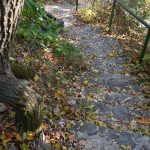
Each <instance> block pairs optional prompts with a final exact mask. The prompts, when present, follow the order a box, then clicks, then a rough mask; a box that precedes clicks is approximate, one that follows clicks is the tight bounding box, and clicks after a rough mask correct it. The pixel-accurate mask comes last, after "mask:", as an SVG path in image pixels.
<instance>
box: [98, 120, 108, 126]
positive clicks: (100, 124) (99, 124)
mask: <svg viewBox="0 0 150 150" xmlns="http://www.w3.org/2000/svg"><path fill="white" fill-rule="evenodd" d="M95 124H96V125H97V126H100V127H107V125H106V123H105V122H103V121H96V122H95Z"/></svg>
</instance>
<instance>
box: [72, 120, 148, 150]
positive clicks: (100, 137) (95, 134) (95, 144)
mask: <svg viewBox="0 0 150 150" xmlns="http://www.w3.org/2000/svg"><path fill="white" fill-rule="evenodd" d="M71 130H73V131H75V132H76V133H77V135H78V137H79V139H80V140H85V144H84V150H122V148H121V145H124V146H129V147H131V149H133V150H149V149H150V143H149V137H148V136H143V135H142V134H141V133H140V132H119V131H116V130H113V129H109V128H105V127H99V126H96V125H95V124H92V123H89V122H84V125H83V126H81V127H79V122H76V125H75V127H74V128H72V129H71Z"/></svg>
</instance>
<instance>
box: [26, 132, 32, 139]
mask: <svg viewBox="0 0 150 150" xmlns="http://www.w3.org/2000/svg"><path fill="white" fill-rule="evenodd" d="M26 139H27V140H28V141H33V140H34V134H33V133H32V132H29V131H28V132H27V135H26Z"/></svg>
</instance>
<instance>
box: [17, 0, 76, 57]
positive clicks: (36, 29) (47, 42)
mask: <svg viewBox="0 0 150 150" xmlns="http://www.w3.org/2000/svg"><path fill="white" fill-rule="evenodd" d="M57 29H58V25H57V23H56V22H55V20H53V19H51V18H49V17H48V16H47V14H46V11H45V10H44V8H43V7H42V6H41V4H39V3H37V2H36V1H35V0H26V1H25V7H24V10H23V17H22V19H21V21H20V23H19V29H18V31H17V36H18V37H21V38H24V39H26V40H27V41H29V42H30V43H33V44H36V45H38V46H40V47H44V48H45V47H50V48H51V49H52V50H53V52H54V53H55V54H56V55H57V56H62V55H65V56H66V55H70V54H71V53H72V52H74V51H76V52H77V53H78V52H79V50H78V49H77V48H75V47H74V46H73V45H72V44H70V43H69V42H66V41H65V40H62V39H60V38H59V37H58V30H57Z"/></svg>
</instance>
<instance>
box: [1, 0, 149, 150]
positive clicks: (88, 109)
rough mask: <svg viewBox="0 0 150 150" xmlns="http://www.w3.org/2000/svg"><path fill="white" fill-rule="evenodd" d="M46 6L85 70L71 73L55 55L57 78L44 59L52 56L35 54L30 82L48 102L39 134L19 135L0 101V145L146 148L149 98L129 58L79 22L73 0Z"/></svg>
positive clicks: (37, 148) (110, 40)
mask: <svg viewBox="0 0 150 150" xmlns="http://www.w3.org/2000/svg"><path fill="white" fill-rule="evenodd" d="M82 5H83V6H84V5H85V4H84V1H83V3H82V4H80V6H81V7H82ZM45 9H46V10H47V11H48V12H50V13H52V14H53V15H54V16H55V17H57V18H59V19H62V20H63V21H64V25H65V32H63V33H62V35H60V36H61V37H63V38H65V39H67V40H68V41H70V42H71V43H73V44H74V45H75V46H77V47H79V48H80V50H81V52H82V53H83V55H84V60H83V62H81V61H82V60H79V62H78V63H81V66H82V65H83V67H81V68H84V65H85V66H86V69H83V70H82V69H81V70H82V71H79V72H78V71H76V70H77V69H78V68H75V69H74V68H69V69H70V70H73V72H71V73H70V72H69V71H68V70H69V69H68V70H63V69H64V68H63V67H64V66H61V65H60V64H61V62H62V60H57V59H56V60H55V62H56V65H57V68H56V69H54V71H55V72H57V76H56V74H55V77H54V76H49V75H51V72H50V69H51V68H52V66H51V64H49V63H48V62H47V61H49V60H51V59H52V58H51V57H53V56H51V55H49V54H46V55H45V56H44V58H45V60H43V57H41V56H40V57H39V56H38V57H37V58H36V59H39V60H38V61H37V62H38V65H37V70H38V71H39V74H38V75H36V76H35V77H34V80H35V82H36V83H34V81H31V83H30V84H31V85H32V87H33V88H34V89H35V90H36V91H37V92H38V93H39V94H40V95H42V96H43V98H44V100H45V104H46V107H45V109H46V110H45V114H46V117H45V118H44V122H43V124H42V125H41V127H40V128H41V129H40V132H38V134H36V133H32V132H26V133H21V132H20V131H19V130H18V129H17V127H16V126H15V121H14V120H15V119H14V118H15V114H14V112H13V111H12V110H11V109H8V107H7V106H4V105H3V104H0V113H1V114H0V122H1V123H0V131H2V134H0V139H1V141H2V145H3V146H1V145H0V149H4V148H3V147H5V149H11V150H14V149H15V150H16V149H23V150H25V149H35V150H41V149H42V150H47V149H52V150H53V149H58V150H59V149H60V150H72V149H77V150H80V149H85V150H149V149H150V122H149V121H150V120H149V119H150V108H149V106H148V105H147V102H148V101H149V98H146V97H145V94H144V92H143V89H142V87H141V86H140V85H139V84H138V83H137V77H136V76H133V75H132V74H131V72H132V69H133V68H132V66H131V56H130V55H127V54H126V53H125V52H124V50H123V48H122V47H121V45H120V44H119V42H118V41H117V40H116V39H115V38H113V37H112V36H111V35H107V34H104V33H103V31H102V30H101V29H96V28H93V27H92V26H91V25H89V24H83V23H81V22H80V20H78V17H77V15H76V13H75V4H68V3H64V4H53V5H50V4H46V5H45ZM36 53H37V52H36ZM47 53H48V52H47ZM42 54H43V53H42ZM38 55H41V53H39V54H38ZM34 59H35V56H34V58H33V60H34ZM73 59H74V57H72V59H71V60H73ZM31 61H32V59H31ZM76 61H78V60H76ZM70 63H71V61H70ZM54 67H55V64H54ZM70 67H71V65H70ZM72 67H74V66H73V65H72ZM39 68H40V69H39ZM79 70H80V69H79ZM67 71H68V72H67ZM66 72H67V74H68V76H69V75H71V77H68V78H67V77H66V76H64V74H65V73H66ZM72 74H73V77H72ZM40 75H41V76H40ZM65 75H66V74H65ZM53 84H54V87H53ZM8 145H9V146H8Z"/></svg>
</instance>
